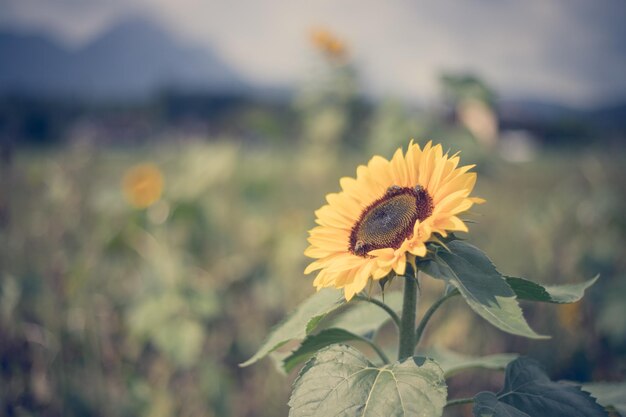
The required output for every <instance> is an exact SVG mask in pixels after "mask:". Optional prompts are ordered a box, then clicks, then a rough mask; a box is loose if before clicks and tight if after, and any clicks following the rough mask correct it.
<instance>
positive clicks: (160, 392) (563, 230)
mask: <svg viewBox="0 0 626 417" xmlns="http://www.w3.org/2000/svg"><path fill="white" fill-rule="evenodd" d="M406 139H407V141H406V143H408V138H406ZM433 139H435V140H436V139H437V138H433ZM398 143H404V142H403V140H400V139H398ZM456 145H458V144H457V143H455V142H453V141H452V142H450V143H449V146H450V147H451V149H453V150H455V149H456V148H457V147H462V148H464V153H463V154H462V158H463V159H462V160H463V161H464V162H466V163H474V162H478V164H479V165H478V167H477V171H478V172H479V179H478V184H477V191H476V195H478V196H481V197H484V198H486V199H487V203H486V204H484V205H482V206H477V207H475V208H474V209H473V213H472V214H471V215H470V217H471V219H472V220H474V221H475V224H472V225H471V233H470V234H469V235H468V236H467V238H468V239H469V240H470V241H471V242H473V243H475V244H477V245H478V246H480V247H481V248H483V249H484V250H485V251H486V252H487V253H488V254H489V255H490V256H491V257H492V258H493V259H494V261H495V263H496V264H497V265H498V266H499V267H500V269H501V270H502V272H503V273H506V274H511V275H518V276H525V277H528V278H532V279H533V280H536V281H539V282H544V283H565V282H568V283H574V282H580V281H582V280H584V279H588V278H590V277H592V276H594V275H595V274H597V273H600V274H601V280H600V281H599V283H598V284H597V285H596V286H595V287H593V288H592V289H591V290H590V292H589V293H588V296H587V297H586V298H585V299H584V300H583V301H582V302H580V303H578V304H574V305H571V306H569V305H568V306H562V307H558V306H553V305H546V306H543V305H540V306H535V307H533V308H532V309H531V308H526V313H527V317H528V320H529V322H530V323H531V325H532V326H533V327H534V328H535V329H537V330H538V331H539V332H541V333H547V334H551V335H553V338H552V339H551V340H548V341H540V342H537V341H528V340H522V339H521V338H516V337H512V336H507V335H505V334H502V333H500V332H498V331H497V330H495V329H494V328H491V327H490V326H488V325H487V324H486V323H485V322H484V321H482V319H480V318H478V317H477V316H475V315H474V314H473V313H472V312H471V311H470V310H469V309H468V308H467V307H466V306H464V305H463V303H462V302H458V300H457V301H455V302H452V303H450V305H449V306H448V308H447V309H444V311H442V312H441V313H438V314H439V315H438V316H436V318H435V319H436V321H437V322H438V324H439V326H434V325H433V326H432V328H435V327H437V331H436V332H431V333H428V334H427V343H429V344H433V345H434V344H437V345H442V346H446V347H449V348H452V349H455V350H458V351H460V352H464V353H483V354H484V353H495V352H505V351H513V350H517V351H519V352H521V353H523V354H528V355H531V356H533V357H535V358H537V359H539V360H540V361H542V362H543V363H544V365H545V366H546V367H547V368H548V370H549V372H550V373H551V375H552V376H554V378H557V379H559V378H560V379H570V380H579V381H586V380H590V379H594V380H620V379H622V380H623V378H624V375H625V373H626V342H625V340H626V338H625V336H626V304H625V303H624V302H623V299H624V297H625V296H626V220H625V217H624V213H626V198H625V196H626V169H625V168H624V167H625V166H626V165H625V164H626V153H625V152H624V150H623V149H619V148H618V149H615V148H612V149H602V148H600V147H591V146H590V147H583V148H580V147H579V148H577V149H575V150H572V149H562V148H560V149H556V148H549V149H539V151H538V152H537V153H536V155H535V157H534V159H532V160H531V161H529V162H525V163H518V164H513V163H510V162H506V161H505V160H503V159H502V158H500V157H499V155H498V154H497V153H496V152H493V153H490V152H488V151H485V150H481V149H480V148H478V147H476V146H475V145H472V144H468V143H464V144H463V146H460V145H459V146H456ZM388 148H390V146H389V145H388V144H387V143H384V144H376V143H374V144H370V145H369V146H368V149H369V150H368V151H364V150H360V151H356V150H354V149H352V150H351V149H344V148H341V149H338V148H335V147H332V146H308V145H306V144H290V145H282V144H280V143H276V144H274V145H267V146H261V145H259V144H255V145H250V144H247V143H244V142H241V141H237V140H228V139H223V140H220V141H212V142H204V141H186V142H181V143H163V144H159V145H153V146H144V147H141V148H133V149H127V148H110V147H109V148H99V147H96V146H92V145H89V144H74V145H72V146H69V145H68V146H64V147H62V148H55V149H49V150H41V149H40V150H27V149H23V150H18V151H17V152H16V153H15V155H14V158H13V160H12V161H11V164H10V165H7V166H5V167H4V168H3V171H2V172H1V175H2V178H1V183H2V184H1V186H2V187H3V194H4V196H3V201H4V205H3V207H2V216H1V218H0V274H1V275H0V335H1V336H0V337H1V338H0V414H3V415H8V416H86V415H89V416H107V417H108V416H150V417H159V416H171V415H177V416H230V415H232V416H243V417H245V416H249V417H252V416H259V417H261V416H267V417H270V416H272V417H273V416H282V415H286V414H287V406H286V402H287V398H288V393H289V391H290V382H291V380H292V379H293V378H294V376H295V375H288V376H283V375H281V374H280V373H279V372H277V371H276V370H275V368H274V365H273V364H272V361H271V360H269V359H266V360H265V361H263V362H262V363H260V364H257V365H255V366H253V367H250V368H243V369H242V368H239V367H238V363H240V362H242V361H244V360H245V359H247V358H248V357H249V356H250V355H251V354H252V353H253V352H254V351H255V349H256V348H257V347H258V346H259V344H260V343H261V342H262V340H263V337H264V335H265V334H266V332H267V330H268V329H269V328H270V327H271V326H272V325H274V324H275V323H277V322H278V321H279V320H280V319H281V318H283V317H284V316H285V315H286V314H287V313H288V312H289V311H290V310H291V309H292V308H293V307H294V306H295V305H297V304H298V303H299V302H300V301H301V300H302V299H303V298H305V297H307V296H308V295H310V294H312V293H313V291H314V289H313V287H312V280H313V277H311V276H304V275H303V272H302V271H303V270H304V267H305V265H306V264H307V260H306V259H305V257H304V255H303V250H304V249H305V247H306V237H307V230H308V229H309V228H311V227H312V226H313V224H314V223H313V220H314V215H313V211H314V210H315V209H317V208H318V207H319V206H321V205H322V204H323V202H324V196H325V194H326V193H328V192H334V191H337V190H338V179H339V178H340V177H341V176H346V175H350V176H352V175H354V172H355V168H356V166H357V165H358V164H360V163H365V162H366V161H367V159H368V158H369V155H370V152H384V153H383V156H385V157H390V156H391V153H390V151H389V150H388ZM139 163H152V164H154V165H156V166H157V167H158V169H159V170H160V172H161V175H162V177H163V179H164V187H163V193H162V196H161V198H160V199H159V200H158V201H157V202H156V203H154V204H152V205H150V206H149V207H148V208H137V207H134V206H133V205H132V204H130V203H129V201H128V200H127V199H126V198H125V197H124V192H123V187H122V181H123V178H124V176H125V174H126V173H127V172H128V170H129V169H131V168H132V167H133V166H135V165H137V164H139ZM424 282H425V289H424V292H425V294H426V295H425V297H426V299H427V300H428V299H429V298H431V297H434V294H435V291H437V290H439V289H440V287H439V286H438V283H436V282H434V281H433V280H429V279H425V280H424ZM394 285H398V284H394ZM425 304H426V303H425ZM525 307H528V306H525ZM388 330H389V331H387V332H383V333H382V335H381V337H383V338H384V337H391V336H393V334H392V329H391V328H389V329H388ZM382 342H383V344H384V340H383V341H382ZM467 378H468V377H467V376H459V377H458V378H457V379H456V380H454V381H453V383H452V385H451V392H452V393H458V395H457V396H462V395H464V394H472V393H470V392H466V391H464V388H463V386H464V383H463V382H464V381H467V380H468V379H467ZM500 378H501V376H499V375H495V374H492V373H487V372H483V373H479V374H478V375H474V376H473V377H472V379H471V380H472V381H475V382H473V385H474V387H475V386H476V384H481V386H482V387H484V388H489V387H490V386H491V385H494V386H495V384H496V382H497V381H499V380H500Z"/></svg>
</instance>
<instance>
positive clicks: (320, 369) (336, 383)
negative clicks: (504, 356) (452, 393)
mask: <svg viewBox="0 0 626 417" xmlns="http://www.w3.org/2000/svg"><path fill="white" fill-rule="evenodd" d="M446 397H447V388H446V384H445V380H444V378H443V371H442V370H441V368H440V367H439V366H438V365H437V364H436V363H435V362H434V361H432V360H430V359H426V358H419V357H413V358H408V359H406V360H404V361H403V362H396V363H393V364H391V365H387V366H383V367H381V368H378V367H376V366H374V365H373V364H372V363H370V362H369V361H368V360H367V359H366V358H365V357H364V356H363V355H362V354H361V353H360V352H359V351H358V350H356V349H354V348H351V347H349V346H344V345H333V346H330V347H328V348H326V349H324V350H321V351H320V352H318V353H317V355H316V356H314V357H313V358H312V359H311V360H310V361H309V362H307V364H306V366H305V367H304V368H303V370H302V371H301V372H300V375H299V376H298V379H297V380H296V382H295V383H294V388H293V393H292V394H291V399H290V400H289V407H290V411H289V416H290V417H328V416H334V417H353V416H359V417H381V416H385V417H409V416H422V417H440V416H441V415H442V413H443V407H444V405H445V402H446Z"/></svg>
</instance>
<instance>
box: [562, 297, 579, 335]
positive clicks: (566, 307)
mask: <svg viewBox="0 0 626 417" xmlns="http://www.w3.org/2000/svg"><path fill="white" fill-rule="evenodd" d="M581 304H582V303H581V302H577V303H572V304H561V305H559V308H558V310H557V311H556V312H557V317H558V319H559V322H560V323H561V325H562V326H563V327H565V328H566V329H567V331H569V332H570V333H574V331H575V330H576V329H578V328H579V327H580V325H581V324H582V318H583V317H582V312H581Z"/></svg>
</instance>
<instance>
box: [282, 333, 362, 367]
mask: <svg viewBox="0 0 626 417" xmlns="http://www.w3.org/2000/svg"><path fill="white" fill-rule="evenodd" d="M359 339H361V337H360V336H358V335H356V334H354V333H350V332H349V331H347V330H344V329H324V330H322V331H320V332H319V333H317V334H312V335H309V336H307V337H306V339H304V341H302V344H301V345H300V346H299V347H298V348H297V349H296V350H294V351H293V352H291V354H290V355H289V356H287V357H286V358H284V359H283V368H284V370H285V372H291V371H292V370H293V368H295V367H296V366H298V365H299V364H301V363H303V362H306V361H307V360H308V359H309V358H310V357H311V356H313V355H314V354H315V352H317V351H318V350H320V349H323V348H325V347H327V346H330V345H333V344H336V343H341V342H349V341H351V340H359Z"/></svg>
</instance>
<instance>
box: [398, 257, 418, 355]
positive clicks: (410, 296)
mask: <svg viewBox="0 0 626 417" xmlns="http://www.w3.org/2000/svg"><path fill="white" fill-rule="evenodd" d="M415 272H416V271H414V270H413V266H412V265H411V264H409V263H408V262H407V266H406V273H405V276H404V277H405V280H404V300H403V303H402V317H401V319H400V346H399V349H398V360H400V361H402V360H404V359H406V358H408V357H410V356H413V351H414V350H415V312H416V309H417V291H418V285H417V277H416V275H417V274H416V273H415Z"/></svg>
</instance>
